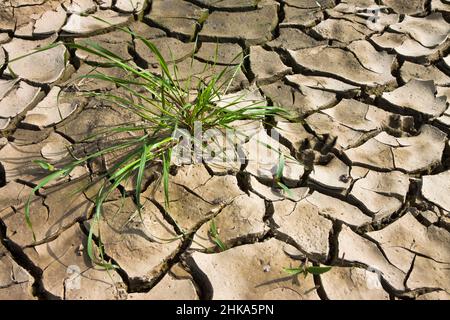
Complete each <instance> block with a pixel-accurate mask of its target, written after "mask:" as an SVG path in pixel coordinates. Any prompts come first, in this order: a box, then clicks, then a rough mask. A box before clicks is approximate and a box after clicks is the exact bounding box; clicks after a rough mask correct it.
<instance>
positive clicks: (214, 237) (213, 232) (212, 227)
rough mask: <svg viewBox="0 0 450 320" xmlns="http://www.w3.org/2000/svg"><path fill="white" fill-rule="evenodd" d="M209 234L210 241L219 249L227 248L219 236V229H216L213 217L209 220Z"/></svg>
mask: <svg viewBox="0 0 450 320" xmlns="http://www.w3.org/2000/svg"><path fill="white" fill-rule="evenodd" d="M209 235H210V236H211V239H212V241H214V243H215V244H216V245H217V247H218V248H219V249H220V250H221V251H225V250H227V246H226V244H225V243H223V241H222V240H221V239H220V237H219V231H218V229H217V225H216V221H215V220H214V219H212V220H211V224H210V227H209Z"/></svg>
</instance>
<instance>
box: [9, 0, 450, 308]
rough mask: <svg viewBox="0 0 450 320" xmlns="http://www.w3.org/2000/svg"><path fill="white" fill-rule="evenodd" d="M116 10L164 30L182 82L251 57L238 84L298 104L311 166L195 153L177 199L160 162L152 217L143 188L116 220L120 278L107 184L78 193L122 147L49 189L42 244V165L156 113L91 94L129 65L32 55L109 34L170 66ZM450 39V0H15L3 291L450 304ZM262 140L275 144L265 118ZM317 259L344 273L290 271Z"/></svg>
mask: <svg viewBox="0 0 450 320" xmlns="http://www.w3.org/2000/svg"><path fill="white" fill-rule="evenodd" d="M256 2H257V3H256ZM94 16H95V17H99V18H101V19H104V20H105V21H107V22H108V23H109V24H106V23H103V22H101V21H99V20H97V19H95V18H93V17H94ZM110 24H111V25H117V26H119V25H120V26H129V27H130V28H131V29H132V30H133V31H135V32H137V33H139V34H141V35H143V36H144V37H145V38H147V39H149V40H151V41H152V42H154V43H155V44H156V45H157V47H158V48H160V50H161V51H162V52H163V54H164V55H165V56H166V57H170V58H168V59H169V60H170V62H171V63H177V64H178V68H179V77H180V78H181V79H186V78H187V77H188V73H189V72H194V73H196V74H200V73H202V72H203V70H204V66H205V65H206V64H208V63H209V64H211V63H212V62H214V60H215V59H216V58H215V52H216V48H217V53H218V54H217V64H216V66H215V67H214V68H215V70H213V71H212V72H218V71H217V70H222V69H223V68H226V67H227V65H230V64H231V65H232V64H233V58H234V57H235V56H236V55H239V54H242V56H246V55H248V59H246V61H245V63H244V65H243V67H242V68H241V70H240V72H239V73H238V74H237V77H236V79H235V80H234V81H233V83H232V86H231V90H232V91H233V92H239V91H243V90H244V91H245V90H249V92H251V94H252V95H254V96H255V97H263V98H264V99H266V100H267V102H268V103H269V104H273V105H282V106H284V107H285V108H287V109H289V110H290V111H291V112H293V113H295V114H296V115H297V116H298V118H299V119H300V120H301V121H300V122H298V123H290V122H286V121H282V120H280V121H279V122H278V126H277V127H278V129H277V130H278V133H279V135H280V137H281V139H280V145H279V147H280V150H283V151H284V152H287V153H289V154H291V155H292V156H294V157H296V158H297V159H299V160H300V163H301V164H298V163H294V162H292V163H290V162H288V163H287V164H286V166H287V167H289V169H290V170H288V173H286V174H285V175H284V176H283V181H284V182H285V183H286V184H287V185H288V186H289V187H290V188H291V193H286V192H284V193H283V192H281V191H280V190H277V189H274V188H272V180H273V179H272V170H273V168H274V167H275V166H277V157H276V156H275V155H274V154H270V153H269V154H268V155H267V159H266V161H265V162H264V163H263V164H261V163H258V161H253V160H249V161H247V162H246V163H245V165H242V166H241V165H236V164H233V163H228V164H226V165H223V164H222V165H220V164H217V163H204V164H196V165H189V166H182V167H180V168H178V170H174V172H172V174H173V177H172V179H171V182H170V195H171V204H170V207H169V209H168V210H170V212H168V211H166V210H165V209H164V206H163V202H164V200H163V192H162V191H161V187H159V186H153V187H154V188H152V185H153V184H154V183H155V182H154V181H155V175H157V170H155V171H153V172H150V171H149V172H148V174H147V176H146V179H147V180H146V183H145V186H144V187H145V188H144V189H145V191H144V192H143V198H145V199H146V205H145V209H144V214H143V219H142V220H140V219H136V218H133V217H132V213H133V212H134V211H135V206H134V200H133V197H132V196H131V194H132V188H133V187H132V185H122V186H120V188H119V189H118V190H117V193H116V194H113V195H111V196H110V198H109V199H108V201H107V203H106V204H105V208H104V216H103V218H102V219H103V220H102V223H101V224H100V229H101V234H102V240H103V243H104V250H105V254H106V255H107V258H108V259H111V261H113V262H114V263H115V264H116V265H118V266H119V268H118V269H116V270H113V271H110V272H106V271H104V270H101V269H99V268H95V267H94V266H93V265H92V263H91V262H90V260H89V259H88V258H87V254H86V241H87V233H88V230H89V225H90V222H91V221H92V220H91V219H92V213H93V211H92V210H93V207H94V202H93V198H94V196H95V192H96V190H98V184H94V186H93V187H92V188H90V189H88V190H86V191H85V192H83V193H82V194H77V193H75V192H72V191H74V190H77V189H79V188H80V186H81V185H83V184H84V183H86V182H95V178H96V177H95V170H96V168H97V169H98V168H101V167H108V166H110V165H111V162H112V161H113V159H102V161H99V162H98V163H97V162H95V163H90V164H89V166H87V167H81V168H79V169H78V170H77V171H76V172H75V171H74V172H72V174H71V175H70V176H69V177H67V178H66V180H64V181H59V182H57V183H53V184H52V185H51V186H49V187H48V188H46V189H44V190H42V191H41V192H40V193H39V194H38V195H36V196H35V198H34V199H33V203H32V222H33V225H34V230H35V233H36V242H35V241H34V240H33V237H32V235H31V232H30V230H29V228H28V227H27V226H26V223H25V221H24V201H25V199H26V198H27V197H28V195H29V193H30V190H31V188H32V187H33V186H35V185H36V183H37V182H38V181H39V180H40V179H42V177H43V176H44V175H45V172H43V171H42V170H41V169H40V168H39V167H37V165H35V164H33V163H32V161H31V160H33V159H45V160H46V161H50V162H52V163H59V162H61V161H64V159H65V158H66V157H67V154H66V153H65V151H64V150H66V149H65V146H67V145H79V146H80V145H81V149H83V148H84V149H88V148H89V146H87V145H83V144H82V143H80V141H81V140H82V139H83V138H84V137H86V136H88V135H89V134H91V133H92V132H93V130H95V129H97V128H103V127H107V126H111V125H117V124H120V123H123V122H130V121H131V122H133V121H138V119H136V118H135V116H133V115H131V114H129V113H127V112H125V111H124V110H123V109H120V108H118V107H111V106H107V105H104V104H103V103H101V102H99V101H96V100H94V99H90V100H86V99H84V100H83V99H77V98H74V97H73V95H71V94H73V93H74V92H76V91H92V90H103V91H120V90H119V89H117V88H116V87H114V86H112V85H111V84H110V83H107V82H103V81H92V80H90V81H87V80H86V79H85V80H80V79H79V78H77V77H79V76H80V75H82V74H85V73H87V72H90V71H91V70H92V69H93V68H96V69H98V70H101V71H102V72H104V73H106V74H110V75H116V76H119V77H120V76H121V75H122V73H121V72H122V71H120V70H116V69H110V68H108V67H107V66H105V65H104V64H102V62H104V61H102V60H101V59H99V58H98V57H96V56H92V55H89V54H86V53H85V52H82V51H79V50H74V49H69V48H67V47H65V46H57V47H54V48H52V49H50V50H47V51H43V52H40V53H38V54H35V55H33V56H28V57H26V58H23V59H21V60H15V61H12V60H13V59H14V58H15V57H19V56H22V55H24V54H26V53H28V52H31V51H32V50H34V49H35V48H38V47H42V46H46V45H49V44H51V43H57V42H58V41H64V42H75V43H76V42H78V41H83V40H85V38H89V39H92V40H95V41H96V42H99V43H100V44H102V45H103V46H105V47H107V48H108V49H109V50H111V51H113V52H115V53H116V54H118V55H119V56H121V57H123V58H124V59H127V60H129V61H130V62H132V63H135V64H137V65H139V66H141V67H144V68H147V69H149V70H152V71H155V72H157V68H156V66H155V62H156V60H155V59H154V57H153V56H152V55H150V54H149V52H147V51H146V49H145V48H144V47H143V46H142V45H141V43H140V42H139V43H138V42H136V41H135V39H133V37H131V36H130V35H128V34H125V33H123V32H119V31H116V30H114V28H112V27H111V25H110ZM449 33H450V1H448V0H342V1H339V0H336V1H334V0H318V1H313V0H280V1H273V0H262V1H254V0H189V1H188V0H186V1H182V0H153V1H145V0H95V1H94V0H65V1H63V0H61V1H58V0H56V1H45V0H0V66H2V67H1V69H0V128H1V134H0V233H1V243H0V299H449V298H450V216H449V212H450V144H449V140H448V137H449V134H450V107H449V102H450V57H449V56H448V53H449V52H450V49H449V48H450V39H449ZM197 37H198V39H199V41H198V42H195V39H196V38H197ZM192 54H194V56H195V59H194V60H193V63H192V70H193V71H192V70H191V71H190V67H189V66H190V65H191V60H190V57H191V55H192ZM9 61H12V62H9ZM74 82H75V84H73V83H74ZM67 83H71V86H70V88H69V89H70V90H67V88H66V87H67ZM58 97H59V98H58ZM276 120H277V119H276ZM239 126H241V127H245V128H246V130H247V129H248V130H249V131H252V130H253V131H255V129H258V128H259V129H261V124H258V123H256V124H255V123H241V124H239ZM255 136H258V137H259V138H260V139H263V140H264V141H267V142H268V143H270V144H272V145H273V144H275V142H274V141H272V140H271V139H272V138H271V137H270V136H269V135H267V133H266V131H265V130H260V131H259V133H258V134H255V135H253V137H255ZM253 137H252V138H251V139H253ZM243 149H244V150H245V151H246V152H247V153H246V154H249V153H251V150H250V148H246V143H245V142H244V144H243ZM96 186H97V188H96ZM124 194H125V195H126V197H125V198H124V199H121V195H124ZM119 209H121V214H116V213H117V212H118V210H119ZM130 216H131V217H132V218H131V219H130ZM213 218H214V221H215V223H216V225H217V227H218V229H219V236H220V239H221V240H222V241H223V242H224V243H225V244H226V246H227V250H225V251H221V250H218V248H217V247H216V245H215V243H214V241H212V239H211V235H210V234H209V230H210V224H211V220H212V219H213ZM181 229H183V230H187V232H188V236H185V237H180V235H181ZM174 238H176V240H173V241H166V240H169V239H174ZM97 244H98V242H97ZM306 259H308V261H309V262H310V263H313V264H315V265H330V266H333V268H332V270H331V271H329V272H328V273H325V274H322V275H316V276H308V277H307V278H306V279H304V278H303V277H302V276H299V277H297V276H291V275H289V274H287V273H286V272H285V271H284V270H283V268H295V267H298V266H299V265H300V263H301V262H302V261H305V260H306Z"/></svg>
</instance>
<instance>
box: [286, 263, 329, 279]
mask: <svg viewBox="0 0 450 320" xmlns="http://www.w3.org/2000/svg"><path fill="white" fill-rule="evenodd" d="M331 268H332V267H329V266H324V267H320V266H308V259H306V261H304V262H302V263H301V264H300V266H299V267H298V268H283V270H284V271H285V272H286V273H288V274H290V275H292V276H297V275H299V274H302V275H303V276H304V277H305V278H306V277H307V276H308V274H312V275H320V274H324V273H326V272H328V271H330V270H331Z"/></svg>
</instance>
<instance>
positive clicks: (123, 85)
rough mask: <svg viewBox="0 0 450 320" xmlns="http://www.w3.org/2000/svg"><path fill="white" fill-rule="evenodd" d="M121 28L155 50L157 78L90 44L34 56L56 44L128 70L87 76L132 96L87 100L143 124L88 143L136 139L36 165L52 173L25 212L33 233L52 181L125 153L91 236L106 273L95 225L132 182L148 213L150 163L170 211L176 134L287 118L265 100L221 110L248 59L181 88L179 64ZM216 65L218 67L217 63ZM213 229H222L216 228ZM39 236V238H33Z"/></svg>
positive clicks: (105, 188) (109, 179)
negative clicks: (145, 186)
mask: <svg viewBox="0 0 450 320" xmlns="http://www.w3.org/2000/svg"><path fill="white" fill-rule="evenodd" d="M119 29H120V30H122V31H123V32H126V33H129V34H131V35H132V36H133V37H134V39H135V40H136V41H141V42H142V43H143V44H144V45H145V46H146V47H147V48H148V49H149V51H150V52H151V53H152V54H153V55H154V56H155V57H156V59H157V61H158V64H159V67H160V73H159V74H154V73H151V72H149V71H148V70H146V69H143V68H141V67H139V66H136V65H135V64H133V63H131V62H127V61H124V60H123V59H122V58H120V57H119V56H117V55H116V54H114V53H113V52H111V51H109V50H108V49H106V48H104V47H102V46H101V45H99V44H98V43H95V42H92V41H89V40H86V41H84V43H81V44H80V43H65V44H61V43H59V44H52V45H51V46H48V47H46V48H40V49H38V50H36V51H35V52H39V51H43V50H46V49H49V48H52V47H54V46H56V45H66V46H67V47H69V48H73V49H76V50H82V51H85V52H87V53H89V54H91V55H96V56H98V57H101V58H103V59H104V60H105V61H107V63H108V65H109V66H112V67H116V68H120V69H122V70H123V71H124V72H125V73H126V74H127V76H125V77H123V78H118V77H114V76H110V75H106V74H104V73H101V72H98V71H96V72H95V73H89V74H86V75H83V76H82V78H90V79H97V80H102V81H107V82H110V83H113V84H114V85H115V86H117V87H118V88H120V89H122V90H123V91H124V92H126V93H127V95H123V94H119V93H116V92H88V93H84V94H85V95H87V96H89V97H95V98H97V99H100V100H103V101H106V102H107V103H112V104H115V105H116V106H119V107H123V108H124V109H127V110H129V111H131V112H132V113H134V114H135V115H137V116H138V117H139V118H140V119H141V120H142V121H141V123H140V124H135V125H120V126H116V127H113V128H110V129H108V130H105V131H103V132H98V133H96V134H94V135H93V136H91V137H89V138H87V139H86V140H85V141H84V142H96V141H100V140H101V139H102V138H103V137H105V136H108V135H113V134H120V133H123V132H130V131H133V132H134V133H135V137H133V138H130V139H127V140H126V141H121V142H117V143H116V144H112V145H108V146H105V147H101V148H99V149H98V150H96V151H94V152H92V153H90V154H88V155H86V156H83V157H81V158H77V157H75V156H73V161H71V162H70V163H69V164H66V165H64V166H62V167H58V166H57V165H52V164H50V163H47V162H44V161H38V162H37V163H38V164H39V165H40V166H41V167H42V168H44V169H46V170H48V171H49V172H50V173H49V175H47V176H46V177H45V178H44V179H42V181H40V182H39V183H38V184H37V185H36V186H35V187H34V188H33V190H32V192H31V194H30V196H29V198H28V201H27V203H26V206H25V219H26V223H27V224H28V226H29V227H30V228H31V229H32V228H33V226H32V223H31V220H30V202H31V199H32V196H33V195H34V194H35V193H36V192H38V191H39V190H40V189H41V188H44V187H45V186H46V185H47V184H49V183H50V182H52V181H55V180H58V179H61V178H63V177H67V176H68V175H69V174H70V173H71V172H72V171H73V170H74V169H75V168H76V167H78V166H82V165H85V164H86V163H88V162H90V161H92V160H94V159H96V158H99V157H103V156H105V155H107V154H111V153H115V152H123V153H124V154H125V155H124V156H123V157H122V158H120V159H119V160H118V161H117V162H116V163H114V164H113V165H112V167H111V168H109V169H108V170H107V172H106V173H105V174H104V175H103V176H104V177H105V178H106V179H105V183H104V184H103V185H102V186H101V188H100V189H99V191H98V193H97V195H96V198H95V210H94V214H93V222H92V224H91V227H90V232H89V236H88V247H87V252H88V255H89V257H90V258H91V259H92V260H93V261H94V262H96V263H97V264H99V265H102V266H103V267H105V268H111V267H113V266H112V265H111V264H109V263H106V262H105V259H104V254H103V250H102V248H103V245H102V242H101V236H100V234H98V235H97V237H98V241H99V243H100V244H99V246H98V247H99V251H100V252H99V254H97V255H96V254H95V253H94V248H93V245H92V244H93V234H94V232H93V230H94V226H96V225H97V224H98V223H99V222H100V218H101V215H102V207H103V203H104V202H105V200H106V199H107V198H108V196H109V195H110V194H111V193H112V192H113V191H114V190H115V189H116V188H117V187H118V186H119V185H121V184H122V183H123V182H124V181H126V180H128V179H131V178H133V179H134V180H135V202H136V205H137V210H138V212H139V214H140V210H141V208H142V203H141V191H142V189H141V185H142V182H143V177H144V172H145V170H146V169H147V168H148V167H149V166H150V165H154V164H157V165H159V166H160V168H161V171H162V175H161V176H162V178H161V180H162V183H163V190H164V198H165V206H166V207H169V177H170V174H169V171H170V166H171V163H172V162H171V160H172V151H173V149H174V147H175V146H177V145H178V144H179V143H180V140H179V139H178V138H176V134H175V133H176V132H177V130H180V129H183V130H186V131H188V132H189V133H190V134H191V136H193V137H195V134H194V131H195V123H196V122H200V123H201V125H202V128H203V130H208V129H219V130H226V129H233V127H232V124H233V123H234V122H235V121H238V120H261V121H264V120H265V119H266V118H267V117H273V116H283V117H287V113H286V112H285V111H284V109H282V108H279V107H275V106H267V105H266V103H265V102H264V103H263V102H255V103H250V104H248V105H246V106H244V107H239V108H237V105H238V104H239V103H240V102H242V99H243V98H244V97H243V96H240V97H238V98H236V99H234V100H233V101H228V102H226V103H225V104H222V105H221V106H220V107H219V106H218V102H219V101H222V97H223V96H224V95H225V94H226V93H227V92H228V91H229V88H230V85H231V82H232V81H233V79H234V78H235V76H236V74H237V72H238V70H239V69H240V68H241V65H242V61H241V62H240V63H239V64H238V65H237V66H235V67H233V68H224V69H223V70H222V71H220V72H218V73H216V74H212V75H208V77H194V76H193V75H192V74H190V75H189V78H188V79H187V81H184V82H182V81H179V80H178V76H177V74H178V67H177V64H176V63H175V64H173V69H172V70H171V69H170V65H169V64H168V63H167V62H166V60H165V59H164V57H163V56H162V55H161V53H160V52H159V50H158V49H157V48H156V47H155V45H154V44H153V43H151V42H150V41H148V40H147V39H145V38H143V37H141V36H140V35H138V34H135V33H134V32H132V31H130V30H129V29H127V28H119ZM20 58H21V57H20ZM17 59H19V58H17ZM211 67H214V64H213V65H211ZM200 144H201V145H203V142H202V141H200ZM71 154H73V153H71ZM214 230H215V231H217V229H214ZM212 235H213V238H214V239H215V241H216V243H217V245H218V246H219V247H220V248H222V247H223V248H225V246H223V243H221V241H220V240H219V239H218V237H217V232H215V233H213V234H212ZM33 237H35V236H34V233H33Z"/></svg>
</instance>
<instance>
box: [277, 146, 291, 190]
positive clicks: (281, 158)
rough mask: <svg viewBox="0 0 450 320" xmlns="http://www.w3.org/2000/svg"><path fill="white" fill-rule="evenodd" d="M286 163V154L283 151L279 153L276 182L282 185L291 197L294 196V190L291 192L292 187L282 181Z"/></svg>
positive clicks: (279, 185)
mask: <svg viewBox="0 0 450 320" xmlns="http://www.w3.org/2000/svg"><path fill="white" fill-rule="evenodd" d="M285 164H286V159H285V156H284V155H283V154H282V153H280V154H279V161H278V167H277V171H276V172H275V175H274V182H275V184H276V185H277V186H278V187H280V188H281V189H282V190H283V191H284V192H285V193H286V194H287V195H289V196H290V197H292V192H291V190H290V189H289V188H288V187H287V186H286V185H285V184H284V183H283V182H282V178H283V172H284V166H285Z"/></svg>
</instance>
